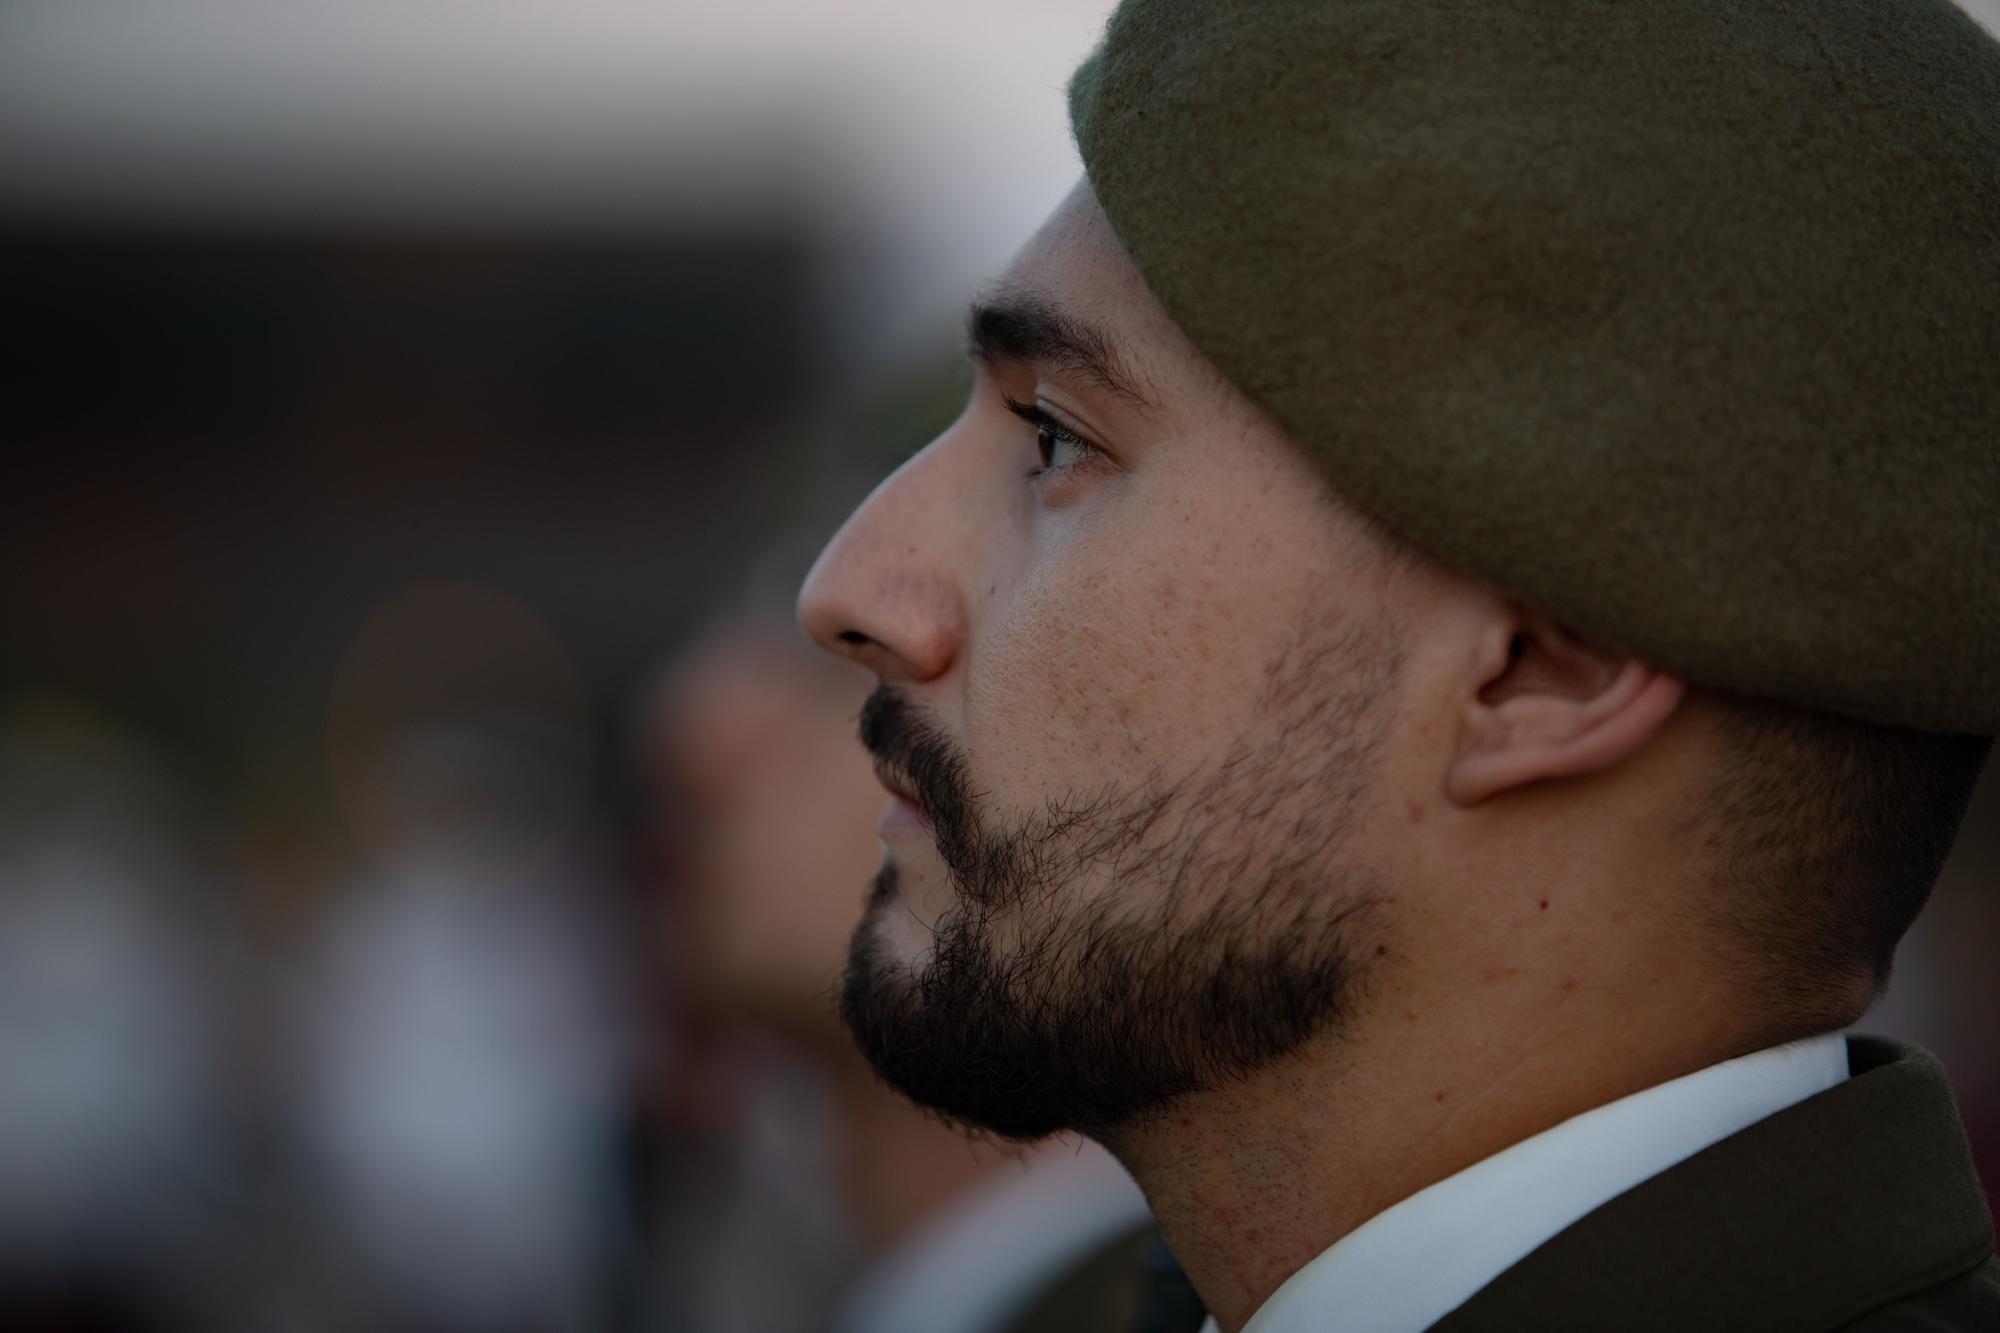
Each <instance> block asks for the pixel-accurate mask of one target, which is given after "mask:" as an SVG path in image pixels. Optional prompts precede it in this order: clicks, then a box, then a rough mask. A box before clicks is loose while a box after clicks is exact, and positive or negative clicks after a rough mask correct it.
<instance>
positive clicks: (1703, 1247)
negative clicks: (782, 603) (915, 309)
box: [800, 0, 2000, 1333]
mask: <svg viewBox="0 0 2000 1333" xmlns="http://www.w3.org/2000/svg"><path fill="white" fill-rule="evenodd" d="M1070 96H1071V111H1072V118H1073V122H1074V127H1075V130H1076V134H1077V139H1078V143H1079V145H1080V147H1081V149H1082V153H1083V158H1084V165H1085V169H1086V178H1085V180H1084V181H1082V182H1081V183H1080V184H1079V185H1078V187H1077V188H1076V190H1075V191H1074V192H1073V193H1072V194H1071V195H1070V197H1069V198H1068V199H1067V200H1066V201H1065V202H1064V203H1063V204H1062V205H1061V206H1060V207H1059V208H1058V209H1057V210H1056V212H1055V214H1054V215H1053V216H1052V217H1051V218H1050V219H1049V221H1048V223H1047V224H1046V225H1045V226H1044V227H1043V229H1042V230H1041V232H1040V233H1039V234H1038V235H1037V236H1036V237H1035V238H1034V239H1033V240H1031V241H1030V242H1029V243H1028V245H1027V246H1026V248H1025V249H1024V250H1023V251H1022V252H1021V254H1020V255H1019V256H1018V257H1017V259H1016V260H1015V262H1014V263H1013V265H1012V266H1011V268H1010V269H1009V271H1008V272H1007V273H1006V274H1005V275H1004V277H1003V278H1002V279H1001V281H1000V282H999V283H998V284H997V285H996V286H995V287H994V289H993V290H992V291H991V292H990V293H989V294H988V295H987V296H986V297H985V298H984V299H983V300H982V301H981V302H980V303H979V304H978V305H977V306H976V308H975V311H974V314H973V317H972V321H971V333H972V342H973V351H974V355H975V365H976V371H977V373H976V377H975V384H974V388H973V391H972V395H971V399H970V401H969V403H968V404H967V406H966V409H965V412H964V414H963V415H962V416H961V417H960V418H959V420H958V421H957V422H956V423H955V424H954V425H953V426H952V427H951V428H950V429H949V430H947V431H946V432H945V433H944V434H943V435H942V436H940V437H939V438H938V439H937V440H936V441H934V442H933V443H932V444H931V445H930V446H929V447H928V448H926V449H925V450H924V451H923V452H922V453H921V454H919V455H918V456H917V457H916V458H914V459H912V460H911V461H910V462H909V463H907V464H906V465H905V466H904V467H902V468H901V469H900V470H898V471H897V473H896V474H895V475H894V476H892V477H891V478H890V479H889V480H888V481H886V482H884V483H883V484H882V486H881V487H880V488H879V489H878V490H877V491H876V493H875V494H874V495H873V496H872V497H871V498H870V499H869V500H868V501H867V502H866V504H864V505H863V507H862V508H861V509H860V510H859V511H858V512H857V513H856V514H855V515H854V516H853V518H851V519H850V520H849V522H848V524H847V525H846V527H845V528H843V529H842V531H841V532H840V534H839V535H838V536H836V537H835V539H834V540H833V542H832V543H831V544H830V545H829V546H828V548H827V550H826V551H825V553H824V554H823V555H822V556H821V558H820V562H819V564H818V566H817V567H816V568H815V570H814V572H813V574H812V575H811V576H810V578H809V579H808V580H807V583H806V587H805V589H804V591H803V592H802V594H801V600H800V616H801V620H802V622H803V623H804V625H805V627H806V629H807V630H808V632H810V633H811V635H812V636H813V637H814V638H815V639H816V640H817V641H818V642H819V643H821V644H822V645H823V646H825V647H826V648H828V649H829V650H831V651H833V652H836V653H839V654H842V655H844V656H846V657H848V658H850V659H852V660H854V661H856V662H858V663H860V664H862V665H863V666H865V667H867V668H868V669H870V670H871V671H873V672H874V673H875V674H876V676H877V677H878V680H879V684H878V687H877V689H876V690H875V692H874V694H873V695H872V696H871V698H870V700H869V702H868V704H867V705H866V707H865V708H864V710H863V713H862V717H861V732H862V740H863V742H864V744H865V745H866V746H867V747H868V748H869V750H870V751H871V752H872V754H873V755H874V757H875V759H876V763H877V771H878V775H879V777H880V778H881V780H882V782H883V785H884V786H885V787H886V788H887V789H888V790H889V791H890V793H891V794H892V797H893V799H892V801H891V804H890V806H889V809H888V811H887V813H885V814H884V816H883V817H882V821H881V825H880V834H881V839H882V843H883V846H884V849H885V859H884V864H883V867H882V870H881V873H880V874H879V876H878V877H877V879H876V882H875V885H874V888H873V890H872V892H871V894H870V895H869V899H868V905H867V908H866V913H865V916H864V918H863V920H862V922H861V924H860V926H859V928H858V929H857V931H856V934H855V937H854V941H853V947H852V952H851V956H850V961H849V967H848V972H847V977H846V981H845V986H844V994H843V1012H844V1014H845V1017H846V1019H847V1021H848V1024H849V1026H850V1028H851V1029H852V1031H853V1033H854V1035H855V1036H856V1038H857V1040H858V1041H859V1043H860V1045H861V1047H862V1049H863V1051H864V1053H866V1054H867V1055H868V1057H869V1059H870V1060H871V1062H872V1063H873V1064H874V1066H875V1068H876V1070H877V1071H878V1072H879V1073H880V1074H881V1075H882V1076H883V1077H884V1078H885V1079H887V1080H888V1081H889V1082H890V1083H891V1084H892V1085H893V1086H895V1087H897V1088H899V1089H900V1090H902V1091H903V1092H904V1093H906V1094H907V1095H909V1096H910V1097H912V1098H913V1099H914V1100H916V1101H918V1102H919V1103H921V1104H923V1105H926V1106H929V1107H931V1108H933V1109H935V1110H936V1111H938V1112H940V1113H942V1114H943V1115H945V1116H947V1117H950V1118H952V1119H955V1120H957V1121H961V1122H964V1123H966V1124H969V1125H973V1126H978V1127H982V1128H985V1129H987V1130H990V1131H992V1132H994V1133H997V1134H1000V1135H1003V1136H1007V1137H1012V1138H1018V1139H1031V1138H1035V1137H1039V1136H1042V1135H1045V1134H1048V1133H1051V1132H1054V1131H1058V1130H1063V1129H1075V1130H1079V1131H1081V1132H1083V1133H1085V1134H1088V1135H1089V1136H1091V1137H1092V1138H1095V1139H1097V1140H1098V1141H1100V1142H1102V1143H1103V1144H1105V1145H1106V1146H1107V1147H1109V1148H1110V1149H1111V1150H1112V1151H1113V1153H1115V1154H1116V1155H1117V1156H1118V1157H1119V1158H1120V1159H1121V1160H1122V1161H1123V1162H1124V1163H1125V1165H1126V1166H1127V1167H1128V1168H1129V1169H1130V1170H1131V1172H1132V1173H1133V1175H1134V1176H1135V1178H1136V1179H1137V1180H1138V1182H1139V1183H1140V1185H1141V1186H1142V1187H1143V1189H1144V1190H1145V1192H1146V1194H1147V1196H1148V1199H1149V1201H1150V1203H1151V1205H1152V1208H1153V1210H1154V1213H1155V1215H1156V1217H1157V1218H1158V1220H1159V1223H1160V1226H1161V1229H1162V1231H1163V1233H1164V1234H1165V1236H1166V1239H1167V1240H1168V1242H1169V1244H1170V1245H1171V1246H1172V1248H1173V1250H1174V1252H1175V1254H1176V1256H1177V1257H1178V1258H1179V1260H1180V1262H1181V1264H1182V1266H1183V1267H1184V1268H1185V1270H1186V1272H1187V1274H1188V1276H1189V1278H1190V1279H1191V1280H1192V1282H1193V1284H1194V1286H1195V1288H1196V1289H1197V1290H1198V1292H1199V1293H1200V1295H1201V1297H1202V1299H1203V1301H1204V1302H1205V1304H1206V1305H1207V1307H1208V1310H1209V1312H1210V1314H1211V1316H1212V1319H1213V1322H1214V1324H1215V1326H1217V1327H1219V1328H1220V1329H1222V1330H1225V1331H1226V1333H1235V1330H1238V1329H1244V1328H1249V1329H1252V1330H1255V1333H1278V1331H1280V1330H1305V1329H1323V1328H1333V1327H1338V1328H1340V1329H1343V1330H1357V1329H1381V1330H1389V1329H1417V1328H1424V1327H1430V1326H1437V1327H1440V1328H1446V1329H1454V1330H1479V1329H1512V1328H1535V1327H1604V1328H1619V1329H1670V1328H1671V1329H1681V1328H1759V1329H1777V1328H1784V1329H1801V1330H1804V1329H1832V1328H1836V1327H1867V1328H1878V1327H1879V1328H1891V1327H1913V1326H1922V1327H1933V1328H1935V1327H1949V1328H1988V1327H2000V1264H1996V1262H1995V1260H1994V1258H1993V1237H1992V1232H1991V1226H1990V1222H1989V1219H1988V1215H1987V1211H1986V1207H1985V1205H1984V1202H1983V1200H1982V1198H1981V1195H1980V1191H1979V1187H1978V1184H1977V1181H1976V1180H1975V1178H1974V1177H1973V1175H1972V1170H1971V1166H1970V1163H1969V1160H1968V1158H1967V1155H1966V1151H1965V1146H1964V1139H1963V1134H1962V1132H1961V1130H1960V1129H1959V1126H1958V1122H1957V1118H1956V1114H1955V1112H1954V1109H1953V1106H1952V1099H1951V1094H1950V1090H1949V1088H1948V1086H1947V1085H1946V1083H1945V1081H1944V1078H1943V1075H1942V1072H1941V1071H1940V1069H1939V1068H1938V1066H1937V1065H1936V1063H1935V1061H1933V1060H1932V1059H1931V1058H1930V1057H1928V1056H1927V1055H1925V1054H1924V1053H1922V1052H1921V1051H1917V1050H1915V1049H1913V1048H1910V1047H1907V1046H1901V1045H1898V1044H1895V1043H1892V1042H1887V1041H1882V1040H1877V1039H1870V1038H1863V1037H1853V1038H1848V1037H1843V1036H1842V1035H1841V1033H1842V1031H1843V1029H1844V1028H1846V1027H1847V1026H1848V1025H1849V1024H1851V1023H1852V1022H1854V1021H1855V1020H1856V1019H1857V1018H1858V1017H1859V1016H1860V1015H1861V1014H1862V1012H1863V1011H1864V1010H1865V1009H1866V1008H1867V1006H1868V1005H1869V1003H1870V1002H1871V1000H1872V999H1873V997H1874V996H1875V995H1876V994H1877V993H1878V992H1879V990H1880V988H1881V987H1882V985H1883V984H1884V983H1885V981H1886V978H1887V976H1888V972H1889V967H1890V961H1891V958H1892V956H1893V952H1894V949H1895V946H1896V943H1897V940H1898V939H1899V938H1900V937H1901V935H1902V934H1903V932H1904V930H1905V929H1906V928H1907V927H1908V926H1909V924H1910V922H1911V920H1912V919H1913V918H1914V917H1915V915H1916V914H1917V912H1918V910H1919V909H1920V908H1921V906H1922V903H1923V900H1924V897H1925V895H1926V894H1927V892H1928V891H1929V887H1930V885H1931V883H1932V881H1933V880H1934V879H1935V877H1936V875H1937V872H1938V868H1939V866H1940V864H1941V862H1942V860H1943V858H1944V856H1945V854H1946V852H1947V850H1948V849H1949V847H1950V845H1951V841H1952V838H1953V836H1954V833H1955V831H1956V827H1957V824H1958V821H1959V819H1960V818H1961V816H1962V814H1963V810H1964V806H1965V802H1966V800H1967V797H1968V795H1969V793H1970V791H1971V788H1972V785H1973V782H1974V780H1975V778H1976V777H1977V774H1978V771H1979V768H1980V766H1981V763H1982V762H1983V760H1984V757H1985V755H1986V753H1987V751H1988V749H1989V748H1990V737H1991V736H1992V734H1993V733H1994V732H1995V731H1996V730H2000V689H1996V686H1995V681H1996V670H2000V584H1996V571H2000V559H1996V555H2000V551H1996V543H1995V533H1996V532H2000V468H1996V465H1995V461H1994V460H1995V448H1996V442H1997V441H2000V370H1996V367H2000V168H1996V163H2000V49H1996V46H1995V44H1994V42H1993V40H1992V39H1991V38H1989V37H1988V36H1986V35H1985V34H1984V33H1983V32H1982V31H1981V30H1979V29H1978V28H1977V27H1976V26H1975V25H1974V24H1973V23H1972V22H1971V21H1970V20H1969V19H1967V18H1966V17H1965V16H1964V15H1962V14H1961V13H1959V11H1957V10H1956V9H1954V8H1953V7H1952V6H1951V5H1950V4H1949V3H1946V0H1904V2H1903V3H1898V4H1895V5H1893V6H1882V5H1876V4H1862V3H1859V2H1858V0H1847V2H1829V3H1820V4H1815V5H1801V4H1796V3H1789V2H1787V0H1746V3H1741V4H1734V5H1729V6H1719V5H1714V4H1710V3H1706V2H1705V0H1662V3H1657V4H1649V5H1645V6H1614V5H1597V4H1582V3H1574V4H1572V3H1554V4H1551V3H1547V2H1546V0H1498V2H1497V3H1494V2H1489V3H1484V4H1479V5H1468V4H1463V3H1457V2H1456V0H1337V2H1335V3H1306V2H1305V0H1281V2H1278V3H1270V4H1259V5H1235V4H1202V3H1196V2H1195V0H1127V2H1126V3H1125V4H1124V5H1123V6H1122V7H1121V8H1120V9H1119V11H1118V13H1117V14H1116V15H1115V16H1114V17H1113V19H1112V21H1111V24H1110V27H1109V29H1108V31H1107V34H1106V37H1105V41H1104V44H1103V46H1102V48H1101V49H1100V50H1099V52H1098V53H1097V54H1096V55H1095V56H1094V57H1093V58H1092V60H1091V61H1090V62H1089V63H1088V64H1086V66H1085V67H1084V68H1083V70H1081V71H1080V72H1079V74H1078V76H1077V78H1076V80H1075V82H1074V83H1073V84H1072V87H1071V94H1070Z"/></svg>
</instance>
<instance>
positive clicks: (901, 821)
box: [875, 764, 931, 833]
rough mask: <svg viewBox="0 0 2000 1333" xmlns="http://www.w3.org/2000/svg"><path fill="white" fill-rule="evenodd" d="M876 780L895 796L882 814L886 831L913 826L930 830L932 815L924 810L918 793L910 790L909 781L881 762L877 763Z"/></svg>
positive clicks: (883, 788) (926, 830)
mask: <svg viewBox="0 0 2000 1333" xmlns="http://www.w3.org/2000/svg"><path fill="white" fill-rule="evenodd" d="M875 780H876V781H877V782H879V783H881V784H882V790H884V791H886V792H888V793H889V795H891V796H892V797H894V798H895V800H894V801H893V802H892V803H891V804H890V806H889V809H888V810H887V812H885V813H884V814H883V816H882V826H883V831H884V832H885V833H886V832H889V831H891V830H894V829H904V828H910V827H913V826H914V827H919V828H922V829H923V830H924V831H925V832H929V831H930V827H931V818H930V815H929V814H928V813H927V812H926V811H925V810H924V806H923V802H922V801H919V800H918V799H917V794H916V793H915V792H913V791H911V790H910V788H909V785H908V784H907V783H905V782H903V781H902V780H901V779H900V778H898V777H897V776H896V775H895V774H894V773H892V772H891V771H890V770H889V769H888V768H887V767H885V766H883V765H881V764H877V765H875Z"/></svg>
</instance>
